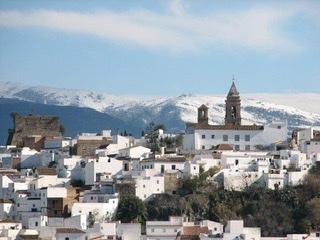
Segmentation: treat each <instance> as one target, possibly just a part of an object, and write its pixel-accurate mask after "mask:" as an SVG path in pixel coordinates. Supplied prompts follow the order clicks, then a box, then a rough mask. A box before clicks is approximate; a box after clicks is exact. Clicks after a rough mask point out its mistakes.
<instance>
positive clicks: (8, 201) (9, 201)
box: [0, 198, 13, 203]
mask: <svg viewBox="0 0 320 240" xmlns="http://www.w3.org/2000/svg"><path fill="white" fill-rule="evenodd" d="M0 203H13V202H12V201H11V200H9V199H3V198H2V199H0Z"/></svg>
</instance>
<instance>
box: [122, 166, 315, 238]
mask: <svg viewBox="0 0 320 240" xmlns="http://www.w3.org/2000/svg"><path fill="white" fill-rule="evenodd" d="M212 171H213V170H212ZM203 174H206V175H207V176H208V174H209V173H208V172H204V173H202V174H201V175H200V176H199V177H198V178H196V180H186V182H184V183H183V184H182V188H188V189H187V191H186V190H185V191H180V195H179V194H177V195H173V194H161V195H157V196H156V197H155V198H153V199H151V200H150V201H148V202H146V203H145V204H144V206H141V203H142V202H141V200H134V201H136V203H134V204H133V203H132V202H131V201H128V200H127V199H125V200H121V201H120V205H119V212H120V213H119V212H118V215H117V219H120V220H125V221H130V220H131V221H132V220H134V219H135V220H138V219H143V221H141V222H142V223H143V222H144V216H146V218H147V219H148V220H168V218H169V216H179V215H186V216H189V217H190V219H192V220H201V219H209V220H213V221H219V222H221V223H224V224H225V223H226V222H227V221H228V220H230V219H244V221H245V225H246V226H250V227H261V231H262V235H263V236H284V235H286V234H288V233H306V232H309V230H310V229H318V228H319V227H320V198H319V197H320V165H319V164H318V165H317V166H315V167H313V168H312V169H311V171H310V173H309V175H308V176H307V177H306V178H305V180H304V181H303V184H301V185H299V186H295V187H286V188H284V189H278V190H269V189H265V188H261V187H258V186H251V187H248V188H247V189H245V190H244V191H243V192H238V191H226V190H223V189H217V187H215V186H214V185H212V184H210V183H209V182H208V181H205V180H204V177H203ZM186 192H188V194H185V193H186ZM181 193H183V194H181ZM127 205H128V206H127ZM131 210H133V211H132V212H131ZM137 210H139V211H137ZM142 216H143V217H142Z"/></svg>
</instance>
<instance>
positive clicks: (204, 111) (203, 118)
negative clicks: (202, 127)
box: [198, 104, 208, 124]
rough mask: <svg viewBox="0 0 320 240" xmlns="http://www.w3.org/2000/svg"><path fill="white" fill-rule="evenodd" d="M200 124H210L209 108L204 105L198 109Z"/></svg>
mask: <svg viewBox="0 0 320 240" xmlns="http://www.w3.org/2000/svg"><path fill="white" fill-rule="evenodd" d="M198 123H206V124H208V107H207V106H206V105H204V104H202V105H201V106H200V107H199V108H198Z"/></svg>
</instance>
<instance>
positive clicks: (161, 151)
mask: <svg viewBox="0 0 320 240" xmlns="http://www.w3.org/2000/svg"><path fill="white" fill-rule="evenodd" d="M164 153H165V147H161V148H160V155H161V156H163V155H164Z"/></svg>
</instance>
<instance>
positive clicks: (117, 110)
mask: <svg viewBox="0 0 320 240" xmlns="http://www.w3.org/2000/svg"><path fill="white" fill-rule="evenodd" d="M226 92H227V90H226ZM240 95H241V100H242V102H241V103H242V119H243V123H244V124H253V123H256V124H265V123H267V122H270V121H271V120H273V119H287V120H288V123H289V126H290V127H291V128H292V127H304V126H315V125H320V94H318V93H293V94H266V93H263V94H241V91H240ZM0 97H4V98H17V99H20V100H25V101H30V102H36V103H42V104H43V103H44V104H50V105H62V106H77V107H89V108H92V109H95V110H97V111H99V112H103V113H107V114H109V115H111V116H113V117H116V118H118V119H121V120H123V121H125V122H127V123H130V124H133V125H136V126H139V127H143V126H144V125H145V124H146V123H148V122H150V121H154V122H161V123H165V125H166V126H167V128H168V129H169V130H171V131H181V130H183V129H184V122H196V118H197V108H198V107H199V106H200V105H201V104H206V105H207V106H208V107H209V119H210V121H211V123H219V124H221V123H223V121H224V115H225V111H224V101H225V96H223V95H215V96H214V95H212V96H211V95H210V96H204V95H190V94H189V95H180V96H177V97H145V96H116V95H110V94H100V93H95V92H92V91H85V90H71V89H60V88H51V87H45V86H43V87H42V86H37V87H33V86H27V85H23V84H17V83H12V82H0Z"/></svg>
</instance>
